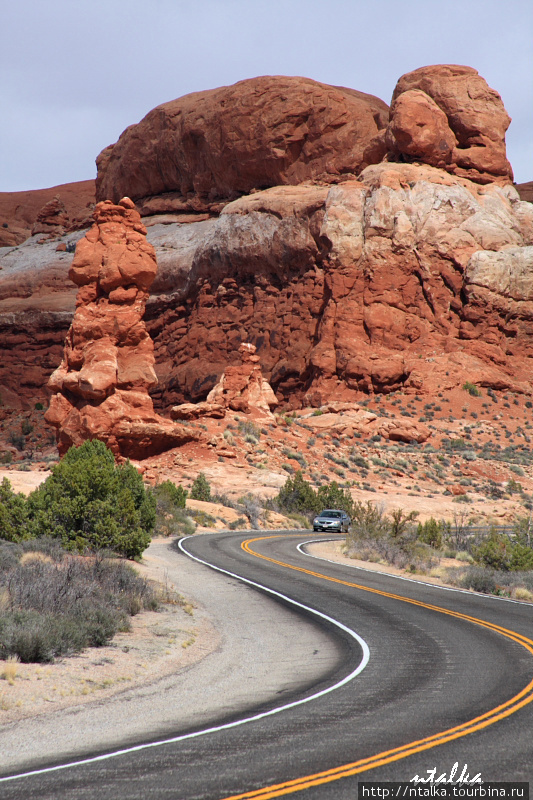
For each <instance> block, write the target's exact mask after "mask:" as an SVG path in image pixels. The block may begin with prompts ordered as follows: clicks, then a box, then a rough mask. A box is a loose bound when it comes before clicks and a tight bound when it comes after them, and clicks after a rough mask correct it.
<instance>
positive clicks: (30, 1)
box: [0, 0, 533, 191]
mask: <svg viewBox="0 0 533 800" xmlns="http://www.w3.org/2000/svg"><path fill="white" fill-rule="evenodd" d="M0 10H1V14H0V21H1V22H0V24H1V31H2V37H1V40H2V44H1V47H0V64H1V73H2V79H1V80H0V109H1V115H2V116H1V124H0V191H19V190H23V189H40V188H44V187H48V186H55V185H57V184H60V183H70V182H71V181H79V180H86V179H88V178H93V177H95V175H96V167H95V164H94V160H95V158H96V156H97V155H98V153H99V152H100V150H102V149H103V148H104V147H106V146H107V145H108V144H111V143H113V142H115V141H116V140H117V139H118V137H119V135H120V134H121V132H122V131H123V130H124V128H126V127H127V126H128V125H131V124H132V123H135V122H138V121H139V120H140V119H141V118H142V117H143V116H144V115H145V114H146V113H147V112H148V111H150V109H152V108H154V106H156V105H159V104H160V103H163V102H166V101H168V100H173V99H174V98H176V97H180V96H181V95H184V94H188V93H189V92H194V91H199V90H203V89H210V88H214V87H217V86H222V85H227V84H231V83H235V82H236V81H239V80H242V79H244V78H252V77H255V76H257V75H303V76H306V77H309V78H314V79H315V80H319V81H322V82H324V83H332V84H337V85H343V86H348V87H351V88H353V89H359V90H360V91H364V92H368V93H370V94H374V95H377V96H378V97H380V98H381V99H382V100H385V102H387V103H389V102H390V98H391V95H392V92H393V89H394V86H395V84H396V81H397V80H398V78H399V77H400V76H401V75H402V74H404V73H405V72H409V71H411V70H413V69H416V68H417V67H421V66H425V65H427V64H443V63H453V64H466V65H468V66H472V67H475V69H477V70H478V72H479V73H480V75H482V76H483V77H484V78H485V79H486V80H487V82H488V83H489V85H490V86H492V87H493V88H494V89H496V90H497V91H498V92H499V93H500V95H501V96H502V98H503V101H504V104H505V107H506V109H507V111H508V112H509V114H510V116H511V117H512V119H513V122H512V124H511V127H510V128H509V131H508V133H507V152H508V156H509V159H510V161H511V163H512V165H513V168H514V171H515V180H516V181H517V182H518V183H520V182H524V181H529V180H533V136H532V133H533V1H532V0H144V2H142V1H141V0H17V1H16V2H14V0H0Z"/></svg>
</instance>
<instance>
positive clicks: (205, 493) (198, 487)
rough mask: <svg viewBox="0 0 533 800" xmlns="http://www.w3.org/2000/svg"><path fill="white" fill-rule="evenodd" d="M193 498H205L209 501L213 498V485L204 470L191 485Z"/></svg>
mask: <svg viewBox="0 0 533 800" xmlns="http://www.w3.org/2000/svg"><path fill="white" fill-rule="evenodd" d="M190 497H191V500H204V501H206V502H209V500H211V486H210V485H209V481H208V480H207V478H206V477H205V475H204V473H203V472H200V473H199V474H198V475H197V476H196V478H195V480H194V483H193V485H192V486H191V493H190Z"/></svg>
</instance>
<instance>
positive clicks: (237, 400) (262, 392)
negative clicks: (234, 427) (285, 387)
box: [207, 342, 279, 417]
mask: <svg viewBox="0 0 533 800" xmlns="http://www.w3.org/2000/svg"><path fill="white" fill-rule="evenodd" d="M239 355H240V357H241V363H240V364H239V365H232V366H228V367H226V369H225V370H224V372H223V373H222V375H221V376H220V378H219V380H218V382H217V384H216V385H215V386H214V387H213V388H212V389H211V391H210V392H209V394H208V395H207V402H208V403H216V404H218V405H220V406H223V407H225V408H231V409H233V411H242V412H243V413H245V414H246V413H250V412H251V413H255V414H259V415H262V416H267V417H272V409H273V408H276V406H277V405H278V402H279V401H278V399H277V397H276V395H275V394H274V392H273V391H272V387H271V386H270V384H269V383H268V381H267V380H265V378H264V377H263V373H262V371H261V365H260V363H259V361H260V359H259V356H258V355H256V347H255V345H253V344H250V343H249V342H243V343H242V344H241V345H240V347H239Z"/></svg>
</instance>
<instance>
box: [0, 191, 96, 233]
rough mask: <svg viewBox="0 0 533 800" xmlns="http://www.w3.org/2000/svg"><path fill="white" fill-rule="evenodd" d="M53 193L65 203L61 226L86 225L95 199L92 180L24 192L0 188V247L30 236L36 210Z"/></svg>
mask: <svg viewBox="0 0 533 800" xmlns="http://www.w3.org/2000/svg"><path fill="white" fill-rule="evenodd" d="M56 196H57V197H58V198H59V202H60V203H62V204H63V205H64V207H65V215H66V218H67V224H66V225H65V230H67V231H74V230H80V229H82V228H84V227H85V228H86V227H88V226H89V225H90V222H91V214H92V208H93V206H94V202H95V189H94V180H91V181H78V182H76V183H65V184H62V185H60V186H52V187H51V188H50V189H36V190H34V191H27V192H0V247H4V246H12V245H17V244H21V243H22V242H24V241H25V240H26V239H27V238H28V237H29V236H31V233H32V228H33V226H34V225H35V224H36V222H37V218H38V216H39V214H40V213H41V212H42V211H43V209H44V208H45V207H46V206H47V204H48V203H50V202H51V201H53V200H54V198H55V197H56Z"/></svg>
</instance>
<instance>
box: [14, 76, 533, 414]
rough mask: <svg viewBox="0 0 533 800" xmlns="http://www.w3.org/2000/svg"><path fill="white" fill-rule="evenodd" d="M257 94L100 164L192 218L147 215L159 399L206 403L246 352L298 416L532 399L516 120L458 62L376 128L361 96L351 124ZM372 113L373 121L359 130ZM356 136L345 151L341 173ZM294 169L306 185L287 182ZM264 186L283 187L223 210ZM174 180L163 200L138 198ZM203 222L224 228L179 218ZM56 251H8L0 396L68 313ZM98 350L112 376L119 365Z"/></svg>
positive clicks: (528, 260)
mask: <svg viewBox="0 0 533 800" xmlns="http://www.w3.org/2000/svg"><path fill="white" fill-rule="evenodd" d="M258 80H259V82H258V81H247V82H243V83H242V84H237V85H236V86H235V87H229V88H224V89H221V90H216V91H215V92H206V93H201V94H199V95H193V96H190V97H188V98H183V99H182V100H180V101H175V102H174V103H171V104H166V105H165V106H163V107H160V108H159V109H156V110H155V111H154V112H151V113H150V114H149V115H148V117H147V118H146V119H145V120H144V121H143V122H141V123H139V125H138V126H133V128H132V129H128V131H127V132H125V133H124V135H123V137H121V139H120V141H119V142H118V143H117V145H115V146H114V147H113V148H112V149H111V150H109V151H106V154H105V155H104V156H102V160H101V170H100V175H101V180H100V189H101V191H104V190H105V191H107V190H108V189H106V188H105V187H109V191H111V182H112V179H113V180H115V179H116V184H117V187H120V186H121V185H122V183H121V182H122V181H127V180H130V179H131V186H132V188H133V189H135V191H138V192H144V193H145V195H146V194H148V195H149V196H148V198H147V199H143V200H142V205H143V207H144V208H145V210H150V211H152V212H157V213H158V214H160V213H161V212H163V211H165V210H166V209H167V208H175V209H179V208H182V209H188V211H189V212H190V213H187V214H186V215H184V216H178V215H174V216H173V217H172V216H170V215H167V216H165V217H161V216H157V217H155V218H152V219H149V220H146V221H147V223H148V224H149V225H150V227H149V234H148V236H149V238H150V240H151V241H152V242H153V243H154V245H155V246H156V248H157V253H158V262H159V271H158V275H157V277H156V280H155V282H154V284H153V287H152V296H151V298H150V300H149V301H148V305H147V314H146V324H147V327H148V330H149V332H150V333H151V335H152V338H153V340H154V342H155V357H156V371H157V376H158V378H159V385H158V386H157V387H153V388H151V390H150V391H151V394H152V396H153V398H154V401H155V402H156V404H157V405H159V406H160V407H169V406H171V405H173V404H175V403H180V402H183V401H191V400H194V401H197V400H204V399H205V397H206V396H207V394H208V392H209V391H210V390H211V389H212V388H213V386H215V384H216V383H217V381H218V380H219V378H220V376H221V375H222V373H224V372H225V371H226V368H227V366H228V364H229V365H234V364H236V365H239V363H240V357H239V355H238V353H237V348H238V346H239V344H240V343H241V342H243V341H249V342H251V343H253V344H254V345H255V346H256V347H257V353H258V355H259V356H260V358H261V364H262V365H263V368H264V371H265V377H266V378H267V379H268V380H269V382H270V384H271V385H272V386H273V387H274V389H275V390H276V393H277V396H278V397H279V398H283V400H284V401H286V402H289V403H291V404H292V405H293V406H298V405H300V404H302V403H304V404H305V403H312V404H314V405H317V406H318V405H321V404H323V403H324V402H326V401H329V400H331V398H335V400H338V401H348V402H353V400H354V399H357V398H358V397H359V396H360V393H361V392H364V393H373V392H388V391H393V390H395V389H399V388H402V387H404V388H407V389H408V390H409V391H412V392H428V393H432V392H434V391H435V389H436V388H437V387H444V388H446V387H451V386H457V385H461V384H462V383H464V381H466V380H475V382H476V383H478V384H479V385H481V386H492V387H494V388H497V387H500V388H510V389H512V390H516V391H525V392H530V391H531V358H532V357H533V326H532V323H531V320H532V319H533V310H532V308H533V285H532V282H531V277H530V276H531V274H532V270H533V260H532V259H533V206H532V205H531V204H530V203H527V202H521V201H520V198H519V195H518V194H517V192H516V190H515V189H514V188H513V187H512V185H511V184H510V183H509V174H510V173H509V171H508V169H507V167H506V162H505V157H504V156H505V150H504V149H503V150H502V148H504V133H505V128H506V126H507V124H508V117H507V115H506V113H505V110H504V109H503V106H502V105H501V101H500V100H499V97H498V96H497V95H496V93H495V92H493V91H492V90H491V89H489V88H488V87H487V85H486V84H485V82H484V81H483V79H482V78H480V77H479V76H478V75H477V73H476V72H475V70H471V69H469V68H465V67H447V66H445V67H431V68H429V67H428V68H424V69H422V70H417V71H415V72H414V73H409V75H407V76H404V77H403V78H402V79H401V80H400V82H399V84H398V89H397V91H396V92H395V97H394V101H393V113H392V119H391V122H390V125H389V127H388V129H385V128H384V127H381V130H379V129H380V126H381V125H382V123H383V124H384V118H383V116H382V115H381V114H382V112H381V111H379V108H378V106H376V104H375V103H374V101H371V100H368V98H367V100H365V101H364V103H365V104H366V105H365V109H366V111H365V112H364V114H362V116H360V117H359V118H358V119H359V121H358V122H357V125H356V124H355V122H354V120H355V117H353V116H351V111H350V109H351V108H352V106H351V105H350V104H351V103H355V102H356V101H357V103H362V102H363V100H361V98H360V97H358V96H357V93H355V94H354V93H350V92H349V91H348V90H340V89H334V88H332V87H325V86H323V85H321V84H316V83H315V82H313V81H305V80H303V79H279V80H280V81H282V82H283V81H285V83H283V86H284V87H285V88H284V89H283V92H281V91H278V94H277V95H276V94H275V91H274V90H276V86H277V90H279V89H280V85H281V84H280V83H278V84H274V83H272V81H273V80H274V79H258ZM277 80H278V79H276V81H277ZM265 81H266V83H264V82H265ZM259 88H261V90H263V89H264V91H263V93H259ZM277 90H276V91H277ZM272 92H274V94H272ZM454 92H457V97H456V98H455V100H454ZM469 93H470V94H472V95H474V98H473V99H472V98H471V97H470V96H469ZM282 97H285V98H286V99H285V101H284V102H282V100H281V98H282ZM228 98H232V99H233V100H235V103H234V105H233V106H232V105H231V104H228V102H227V101H228ZM276 98H277V99H276ZM293 100H294V103H293ZM326 100H327V101H328V103H329V102H330V101H331V105H330V106H328V105H327V103H326ZM267 101H268V102H267ZM271 101H272V102H271ZM274 101H275V102H274ZM315 101H316V102H315ZM222 102H225V103H226V105H224V106H223V105H222ZM312 102H313V103H315V105H314V106H313V107H312V108H311V106H310V104H312ZM376 102H377V101H376ZM217 103H218V105H217ZM254 103H255V104H256V105H257V109H258V110H257V114H258V115H260V119H261V120H263V121H264V122H265V123H266V124H267V125H270V128H268V127H265V128H261V126H260V124H259V121H258V120H259V116H257V117H256V116H254V114H255V111H253V109H252V106H253V105H254ZM268 103H270V105H268ZM372 103H374V105H372ZM247 104H248V105H247ZM306 104H307V105H306ZM324 104H325V105H324ZM378 105H379V103H378ZM267 106H268V107H267ZM283 106H285V107H286V108H285V110H283ZM310 108H311V110H310ZM369 108H373V109H374V111H373V114H375V115H377V117H378V122H377V123H372V124H370V123H368V125H367V124H366V122H365V125H364V126H363V127H360V126H361V125H362V123H361V120H363V121H364V120H368V116H367V112H368V109H369ZM246 109H248V110H246ZM250 109H252V110H250ZM306 109H307V110H306ZM332 109H334V110H335V109H336V110H337V111H338V112H339V115H340V116H339V126H338V127H335V124H334V122H333V121H332V116H331V114H332ZM178 111H179V112H180V113H179V114H178ZM245 111H246V113H245ZM204 112H205V113H204ZM208 112H209V113H208ZM200 113H204V117H202V119H203V120H204V122H202V123H201V124H200V122H201V120H200V116H199V115H200ZM328 120H329V122H328ZM326 122H327V124H326ZM237 123H238V125H237ZM252 123H253V124H252ZM417 123H420V124H417ZM231 125H236V128H235V130H236V131H237V133H238V135H239V136H240V137H241V139H242V141H241V139H239V140H238V141H235V140H234V139H232V138H231V136H232V134H231V131H230V128H231ZM253 125H255V126H256V127H255V128H254V127H253ZM372 125H373V126H374V127H372ZM239 126H240V127H239ZM358 126H359V127H358ZM365 126H366V127H365ZM363 128H364V130H365V133H364V136H363V135H362V134H361V137H360V138H358V137H359V133H357V131H359V132H360V131H362V130H363ZM371 129H372V130H371ZM221 131H223V132H224V135H225V136H226V137H227V146H228V147H230V146H231V148H233V149H232V153H235V157H233V155H232V156H231V157H229V156H228V151H227V150H226V149H225V147H226V145H223V143H222V139H220V138H219V139H217V136H218V135H219V134H220V132H221ZM134 133H136V134H139V135H141V134H143V135H145V134H146V135H148V133H149V134H150V136H148V138H146V139H145V140H144V141H143V140H137V139H135V137H134V135H133V134H134ZM373 133H374V134H376V135H375V136H374V138H372V139H369V136H370V135H371V134H373ZM152 134H153V136H154V137H156V138H155V139H152V138H150V137H151V136H152ZM367 134H368V136H367ZM158 136H159V139H157V137H158ZM350 136H351V137H352V138H353V137H355V140H356V145H357V146H356V148H355V150H354V151H353V153H355V155H353V153H352V151H350V153H352V155H353V159H352V162H350V164H348V161H346V160H344V161H342V159H344V158H345V156H346V154H347V153H348V149H349V148H348V144H347V143H348V140H349V137H350ZM180 137H181V138H180ZM350 141H351V140H350ZM176 142H178V144H179V147H178V146H177V144H176ZM365 142H366V144H365ZM387 142H388V143H389V145H390V147H391V148H393V149H394V148H398V152H397V153H396V156H395V157H396V158H397V161H396V163H390V162H384V163H380V164H372V165H370V166H368V167H366V168H365V169H364V170H362V171H361V172H360V174H359V176H358V179H357V180H355V179H353V178H350V175H349V172H350V170H351V169H352V166H351V164H356V163H360V159H361V158H363V163H364V161H367V162H368V161H369V160H370V161H378V160H381V158H382V157H383V156H384V155H385V153H386V152H387ZM176 147H177V149H176ZM363 147H364V151H365V153H364V155H363V156H361V152H362V148H363ZM180 148H181V149H180ZM334 148H337V151H338V154H339V159H340V160H336V158H337V157H336V156H335V158H333V157H332V153H333V149H334ZM391 152H392V151H391ZM502 153H503V156H502ZM176 154H177V155H176ZM369 154H370V155H369ZM145 155H146V160H145V161H143V160H142V159H144V158H145ZM352 155H350V158H352ZM160 156H161V159H162V160H161V162H160V164H161V169H160V170H158V169H156V168H155V166H154V165H155V164H156V157H157V158H159V157H160ZM185 156H186V157H185ZM175 157H176V158H178V157H179V158H178V161H179V159H181V161H179V163H178V162H176V163H174V161H172V159H174V158H175ZM389 157H390V156H389ZM478 157H480V158H478ZM481 157H482V158H481ZM126 158H130V159H131V160H130V161H129V162H127V161H126ZM346 158H347V156H346ZM139 159H141V160H142V163H141V161H139ZM306 159H308V161H306ZM472 159H474V160H472ZM476 159H477V161H476ZM414 161H417V162H419V163H417V164H416V163H412V162H414ZM398 162H400V163H398ZM403 162H410V163H403ZM424 162H429V165H428V164H427V163H424ZM474 162H475V164H474ZM473 165H474V166H473ZM128 170H129V176H128ZM144 170H145V171H144ZM320 170H322V173H321V172H320ZM506 170H507V171H506ZM241 173H242V175H243V176H244V178H243V180H244V183H242V184H241V183H239V180H240V178H239V174H241ZM455 173H458V174H455ZM463 174H467V175H468V176H469V178H464V177H461V175H463ZM302 175H310V176H311V177H312V178H313V181H311V182H300V183H298V185H292V184H293V182H298V181H301V180H302ZM195 176H196V177H197V180H196V178H195ZM261 176H262V177H261ZM263 178H264V179H265V181H266V183H268V182H270V181H279V182H281V183H283V184H284V185H280V186H274V187H272V188H269V189H266V190H263V191H254V192H251V193H250V194H248V195H246V196H243V197H240V198H239V199H237V200H234V201H232V202H229V203H228V202H226V201H227V200H228V198H229V197H231V195H232V193H239V192H242V191H246V190H247V189H246V187H250V186H253V187H254V189H257V188H259V187H260V186H261V185H263V184H262V183H261V181H262V180H263ZM318 178H320V180H322V178H323V179H324V181H326V182H329V183H320V181H319V180H318ZM470 178H472V180H471V179H470ZM315 179H316V181H315ZM341 179H342V180H341ZM167 180H168V183H166V181H167ZM337 180H341V182H340V183H339V184H338V185H331V181H337ZM180 181H182V183H180ZM246 181H248V183H246ZM106 182H107V183H106ZM288 184H289V185H288ZM170 186H172V187H173V189H172V191H173V192H174V195H172V196H171V194H168V193H167V194H165V193H163V194H162V195H151V194H150V193H151V192H157V191H161V190H163V189H164V190H165V191H166V189H167V188H168V187H170ZM165 187H166V188H165ZM206 187H212V188H213V192H212V193H211V194H210V192H209V190H208V189H207V188H206ZM222 200H223V201H224V202H226V205H225V206H224V208H223V209H222V210H221V204H222V203H221V202H219V201H222ZM65 205H67V204H66V202H65ZM202 208H209V210H210V212H213V211H215V210H216V211H217V213H218V212H220V214H219V216H218V217H217V218H215V217H214V216H213V214H212V213H210V214H207V213H205V214H203V213H200V212H197V213H196V214H193V213H192V212H191V209H193V210H194V209H202ZM192 220H195V221H192ZM158 222H161V223H163V222H164V223H165V224H164V225H163V224H157V223H158ZM182 223H187V224H182ZM56 246H57V243H54V244H52V243H47V242H45V243H44V244H42V245H36V244H32V243H31V242H28V243H25V244H24V245H22V246H21V247H20V248H19V250H17V251H13V252H12V253H9V254H7V255H5V256H3V257H0V266H1V267H2V270H1V271H0V335H2V336H3V340H2V341H0V354H1V358H0V383H1V384H3V385H7V386H9V387H11V388H12V389H17V390H20V391H21V392H23V393H24V394H25V396H26V397H29V398H31V397H34V396H35V393H36V391H37V390H38V388H40V387H42V386H43V383H44V376H45V375H46V373H47V371H49V370H50V364H51V363H52V362H53V361H54V360H55V361H56V363H57V360H56V359H57V351H58V349H59V344H58V343H59V339H60V336H62V335H63V332H64V331H65V330H66V328H67V320H69V314H70V313H71V311H70V309H72V308H73V297H72V294H69V293H68V292H71V289H70V288H69V289H68V290H67V288H66V286H67V281H66V270H65V264H66V263H67V262H68V257H67V255H66V254H65V253H61V252H56ZM84 247H86V245H85V244H84V245H82V246H81V247H80V252H82V251H83V248H84ZM113 263H114V262H113ZM62 270H63V272H62ZM114 274H115V273H112V274H110V275H109V276H108V277H107V278H106V277H105V276H104V283H105V281H106V280H108V279H109V281H110V283H109V286H108V287H107V288H108V291H109V300H110V301H111V303H112V304H113V301H114V300H116V301H120V302H119V303H117V302H115V303H114V305H116V306H117V307H120V303H122V304H123V305H124V304H127V303H128V302H130V300H131V297H130V295H131V296H133V295H132V287H131V286H129V285H122V284H120V285H117V287H116V288H112V284H113V275H114ZM106 275H107V273H106ZM128 298H130V299H128ZM86 300H87V298H86ZM84 302H85V301H84ZM87 302H88V300H87ZM69 321H70V320H69ZM50 345H51V346H52V347H53V348H54V350H53V352H54V353H55V354H56V355H55V356H54V357H53V358H52V356H51V355H50V351H49V346H50ZM100 346H101V347H103V345H100ZM95 353H96V355H95V357H94V358H95V359H96V358H97V357H98V360H101V361H102V370H103V366H104V365H103V362H104V361H107V362H108V366H107V369H108V371H109V374H112V372H113V369H114V367H113V364H114V361H113V358H112V357H111V356H110V357H109V358H108V355H109V354H108V353H107V352H104V351H103V350H102V352H100V351H98V352H97V351H96V350H95ZM104 372H105V371H104ZM108 379H109V375H108V376H107V378H106V376H105V375H104V374H103V375H102V377H101V385H96V384H95V387H96V388H95V391H96V392H97V393H98V392H102V391H104V392H105V391H107V388H106V387H107V384H106V380H108ZM120 391H121V390H120ZM39 399H41V398H40V397H39Z"/></svg>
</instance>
